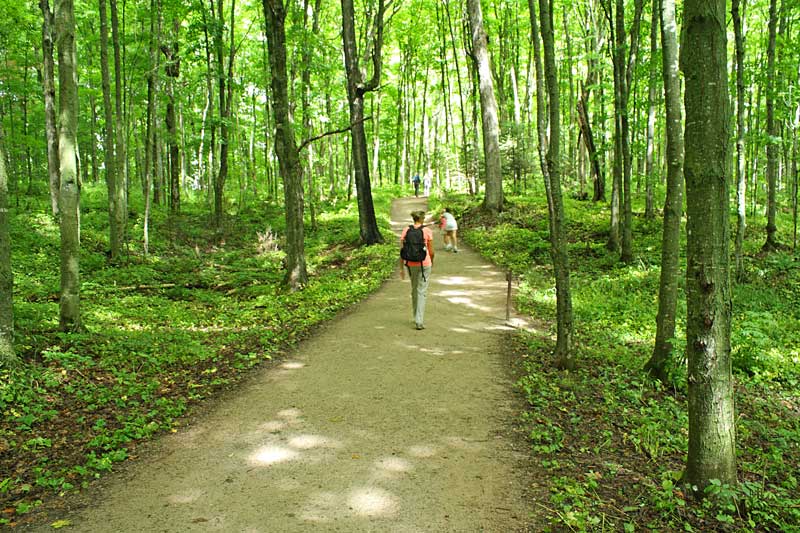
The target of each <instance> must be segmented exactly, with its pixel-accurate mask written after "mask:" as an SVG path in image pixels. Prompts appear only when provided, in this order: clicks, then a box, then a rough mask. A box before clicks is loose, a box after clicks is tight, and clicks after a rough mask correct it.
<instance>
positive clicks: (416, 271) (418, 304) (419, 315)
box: [408, 266, 431, 326]
mask: <svg viewBox="0 0 800 533" xmlns="http://www.w3.org/2000/svg"><path fill="white" fill-rule="evenodd" d="M408 269H409V274H410V277H411V312H412V313H413V314H414V322H415V323H416V325H417V326H421V325H423V324H424V322H423V321H424V319H425V295H426V293H427V292H428V281H430V279H431V267H429V266H424V267H421V268H420V267H418V266H412V267H408Z"/></svg>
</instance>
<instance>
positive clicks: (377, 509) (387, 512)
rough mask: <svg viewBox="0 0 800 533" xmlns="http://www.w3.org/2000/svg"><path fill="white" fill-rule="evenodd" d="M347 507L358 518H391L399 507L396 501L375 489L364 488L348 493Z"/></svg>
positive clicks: (381, 490) (387, 494) (382, 491)
mask: <svg viewBox="0 0 800 533" xmlns="http://www.w3.org/2000/svg"><path fill="white" fill-rule="evenodd" d="M347 504H348V506H349V507H350V508H351V509H352V510H353V512H354V513H356V514H357V515H359V516H367V517H378V516H391V515H393V514H395V513H396V512H397V509H398V507H399V505H398V503H397V499H396V498H395V497H394V496H392V495H391V494H390V493H389V492H387V491H385V490H383V489H379V488H377V487H364V488H360V489H356V490H354V491H353V492H351V493H350V497H349V498H348V499H347Z"/></svg>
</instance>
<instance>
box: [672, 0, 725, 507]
mask: <svg viewBox="0 0 800 533" xmlns="http://www.w3.org/2000/svg"><path fill="white" fill-rule="evenodd" d="M684 25H685V26H684V29H683V32H682V33H683V38H684V42H683V46H681V66H682V68H683V72H684V76H685V79H686V90H685V91H686V92H685V98H684V102H685V103H684V105H685V109H686V134H685V135H686V136H685V142H686V152H685V158H686V159H685V167H684V172H685V175H686V200H687V203H686V213H687V223H686V234H687V243H686V304H687V317H686V354H687V358H688V384H689V392H688V404H689V450H688V456H687V464H686V471H685V472H684V481H685V482H686V483H688V484H689V486H690V487H692V488H694V487H696V488H697V491H699V492H698V495H701V494H702V491H703V489H704V488H705V487H707V486H708V485H709V484H710V483H711V480H712V479H718V480H720V481H721V482H722V483H727V484H735V483H736V428H735V413H734V403H733V377H732V375H731V353H730V352H731V349H730V331H731V329H730V328H731V292H730V282H729V265H728V263H729V258H728V240H729V229H728V202H729V197H728V178H729V174H730V171H729V166H730V138H731V136H730V103H729V101H728V70H727V29H726V20H725V0H713V1H708V0H687V1H686V2H685V3H684Z"/></svg>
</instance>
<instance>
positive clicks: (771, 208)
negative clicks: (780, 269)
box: [764, 0, 780, 251]
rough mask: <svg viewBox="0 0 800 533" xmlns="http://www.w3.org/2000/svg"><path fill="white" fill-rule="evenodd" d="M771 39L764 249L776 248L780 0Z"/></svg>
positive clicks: (772, 13)
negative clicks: (778, 27) (776, 79)
mask: <svg viewBox="0 0 800 533" xmlns="http://www.w3.org/2000/svg"><path fill="white" fill-rule="evenodd" d="M768 26H769V40H768V42H767V87H766V93H767V94H766V98H767V228H766V229H767V240H766V242H764V250H767V251H769V250H776V249H777V248H778V240H777V237H776V233H777V232H778V226H777V224H776V220H775V217H776V214H777V210H778V209H777V188H778V142H779V139H780V137H779V134H780V133H779V131H778V121H777V120H775V41H776V36H777V26H778V0H770V2H769V23H768Z"/></svg>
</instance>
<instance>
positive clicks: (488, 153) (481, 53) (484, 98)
mask: <svg viewBox="0 0 800 533" xmlns="http://www.w3.org/2000/svg"><path fill="white" fill-rule="evenodd" d="M467 9H468V10H469V20H470V27H471V31H472V47H473V59H474V60H475V66H476V70H477V72H478V83H479V91H480V97H481V124H482V126H483V154H484V157H485V159H486V195H485V196H484V198H483V207H484V209H486V210H488V211H489V212H492V213H499V212H500V211H502V210H503V201H504V199H503V174H502V165H501V163H500V123H499V121H498V116H497V101H496V100H495V97H494V84H493V82H492V69H491V64H490V63H491V59H490V57H489V46H488V43H487V40H486V32H485V31H484V29H483V12H482V11H481V3H480V0H467Z"/></svg>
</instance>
